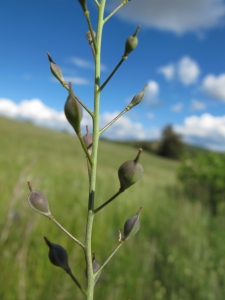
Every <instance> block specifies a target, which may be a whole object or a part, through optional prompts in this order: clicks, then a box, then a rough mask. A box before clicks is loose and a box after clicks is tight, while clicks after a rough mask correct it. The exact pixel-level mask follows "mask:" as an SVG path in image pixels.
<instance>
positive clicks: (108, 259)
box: [94, 242, 123, 276]
mask: <svg viewBox="0 0 225 300" xmlns="http://www.w3.org/2000/svg"><path fill="white" fill-rule="evenodd" d="M122 245H123V242H120V243H119V245H118V246H117V247H116V248H115V250H114V251H113V252H112V253H111V254H110V256H109V257H108V258H107V260H106V261H105V262H104V264H103V265H101V267H100V268H99V269H98V271H96V272H95V273H94V276H96V275H97V274H98V273H99V272H101V271H102V269H103V268H104V267H105V266H106V265H107V263H108V262H109V261H110V259H111V258H112V257H113V256H114V254H115V253H116V252H117V251H118V250H119V248H120V247H121V246H122Z"/></svg>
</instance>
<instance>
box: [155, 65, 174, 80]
mask: <svg viewBox="0 0 225 300" xmlns="http://www.w3.org/2000/svg"><path fill="white" fill-rule="evenodd" d="M157 71H158V72H159V73H162V74H163V75H164V76H165V79H166V80H172V79H173V78H174V74H175V66H174V64H169V65H167V66H165V67H160V68H158V70H157Z"/></svg>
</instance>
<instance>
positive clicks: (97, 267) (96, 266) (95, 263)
mask: <svg viewBox="0 0 225 300" xmlns="http://www.w3.org/2000/svg"><path fill="white" fill-rule="evenodd" d="M100 267H101V266H100V264H99V263H98V262H97V261H96V260H95V253H94V252H93V254H92V269H93V273H96V272H97V271H98V269H99V268H100ZM85 274H86V277H87V270H85ZM100 275H101V272H99V273H98V274H97V275H96V277H95V279H94V284H96V282H97V281H98V279H99V277H100Z"/></svg>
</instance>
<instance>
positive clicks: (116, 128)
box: [0, 98, 160, 140]
mask: <svg viewBox="0 0 225 300" xmlns="http://www.w3.org/2000/svg"><path fill="white" fill-rule="evenodd" d="M118 114H119V112H114V113H108V112H105V113H104V114H103V115H102V116H100V125H101V128H103V127H104V126H105V125H107V124H108V123H109V122H110V121H111V120H112V119H113V118H115V117H116V116H117V115H118ZM0 115H4V116H7V117H10V118H17V119H23V120H29V121H31V122H32V123H34V124H36V125H38V126H43V127H48V128H51V129H56V130H66V131H68V132H71V133H73V129H72V127H71V125H70V124H69V123H68V122H67V120H66V118H65V115H64V112H57V111H56V110H54V109H52V108H49V107H47V106H46V105H44V104H43V102H42V101H41V100H40V99H31V100H23V101H21V102H20V103H19V104H16V103H15V102H13V101H12V100H10V99H3V98H0ZM86 125H88V126H89V128H91V127H92V121H91V118H90V116H89V115H88V113H87V112H86V111H85V110H83V118H82V122H81V127H82V129H83V131H84V132H85V126H86ZM159 136H160V132H159V130H158V129H156V128H151V129H145V128H144V127H143V126H142V124H141V123H138V122H133V121H132V120H131V119H130V118H129V117H128V116H122V117H121V118H120V119H118V121H117V122H116V123H114V124H113V125H112V126H111V127H110V128H109V129H108V130H107V131H105V133H104V134H103V137H105V138H107V139H111V140H142V139H147V138H149V139H155V138H159Z"/></svg>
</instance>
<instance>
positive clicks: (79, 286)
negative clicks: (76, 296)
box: [67, 270, 87, 297]
mask: <svg viewBox="0 0 225 300" xmlns="http://www.w3.org/2000/svg"><path fill="white" fill-rule="evenodd" d="M67 273H68V274H69V275H70V277H71V278H72V280H73V281H74V282H75V284H76V285H77V286H78V288H79V289H80V290H81V292H82V293H83V294H84V295H85V296H86V297H87V292H86V291H85V290H84V289H83V287H82V286H81V284H80V283H79V281H78V280H77V279H76V277H75V276H74V275H73V273H72V272H71V270H69V271H68V272H67Z"/></svg>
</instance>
